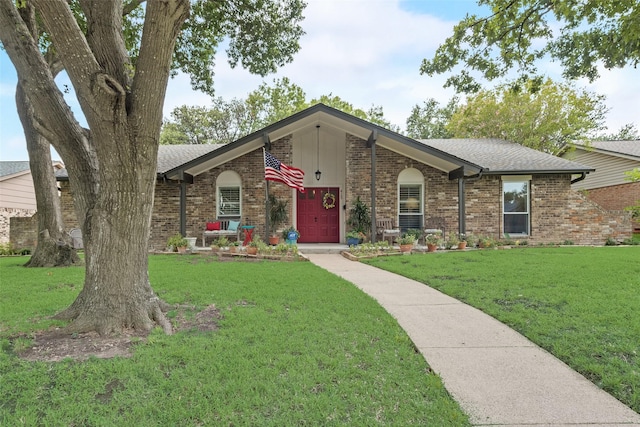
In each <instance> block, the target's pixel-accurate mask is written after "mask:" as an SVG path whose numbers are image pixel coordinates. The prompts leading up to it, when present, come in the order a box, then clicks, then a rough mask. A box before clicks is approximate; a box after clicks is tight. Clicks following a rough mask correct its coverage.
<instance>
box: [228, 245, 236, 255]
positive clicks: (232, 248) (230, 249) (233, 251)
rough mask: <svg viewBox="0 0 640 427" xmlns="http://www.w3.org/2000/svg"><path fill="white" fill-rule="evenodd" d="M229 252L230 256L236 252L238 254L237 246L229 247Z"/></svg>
mask: <svg viewBox="0 0 640 427" xmlns="http://www.w3.org/2000/svg"><path fill="white" fill-rule="evenodd" d="M229 252H231V253H232V254H235V253H236V252H238V247H237V246H229Z"/></svg>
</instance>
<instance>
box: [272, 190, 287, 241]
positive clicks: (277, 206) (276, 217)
mask: <svg viewBox="0 0 640 427" xmlns="http://www.w3.org/2000/svg"><path fill="white" fill-rule="evenodd" d="M268 202H269V228H270V229H271V236H270V237H269V244H270V245H274V246H275V245H277V244H278V242H279V240H280V238H279V236H278V234H277V230H278V228H279V227H280V225H282V224H283V223H284V222H285V221H287V220H288V219H289V211H288V210H287V204H288V203H289V201H288V200H280V199H278V198H277V197H276V196H275V195H274V194H269V198H268Z"/></svg>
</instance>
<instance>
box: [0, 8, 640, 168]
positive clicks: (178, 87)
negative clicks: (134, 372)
mask: <svg viewBox="0 0 640 427" xmlns="http://www.w3.org/2000/svg"><path fill="white" fill-rule="evenodd" d="M307 3H308V5H307V8H306V9H305V12H304V15H305V17H306V18H305V20H304V21H303V22H302V26H303V29H304V31H305V32H306V34H305V35H304V36H303V37H302V39H301V40H300V45H301V49H300V51H299V52H298V53H297V54H296V55H295V57H294V60H293V62H292V63H290V64H287V65H285V66H284V67H282V68H281V69H280V70H279V71H278V72H277V73H276V74H272V75H268V76H266V77H264V78H262V77H260V76H254V75H251V74H249V73H248V72H247V71H245V70H243V69H242V68H236V69H231V68H230V67H229V65H228V63H227V59H226V54H225V52H224V49H220V51H219V52H218V55H217V57H216V65H215V73H216V75H215V88H216V96H221V97H223V98H224V99H226V100H230V99H232V98H238V99H244V98H246V96H247V95H248V94H249V93H250V92H252V91H253V90H255V89H257V88H258V86H259V85H260V84H261V83H262V82H266V83H267V84H272V83H273V80H274V79H279V78H282V77H288V78H289V79H290V80H291V82H292V83H295V84H296V85H298V86H300V87H301V88H302V89H303V90H304V92H305V93H306V96H307V100H311V99H314V98H319V97H320V96H322V95H329V94H332V95H334V96H339V97H340V98H341V99H343V100H344V101H347V102H349V103H350V104H352V105H353V106H354V107H355V108H360V109H363V110H368V109H369V108H370V107H372V106H380V107H382V110H383V112H384V116H385V118H386V119H387V120H389V121H390V122H391V123H393V124H395V125H398V126H399V127H400V128H401V129H403V130H404V129H405V127H406V119H407V118H408V117H409V115H410V114H411V109H412V108H413V107H414V106H415V105H422V103H423V102H424V101H426V100H427V99H428V98H435V99H436V100H438V101H439V102H440V103H441V104H445V103H446V102H447V101H449V99H451V97H452V96H453V95H454V94H455V93H454V91H453V90H452V89H450V88H447V89H445V88H443V84H444V82H445V80H446V77H447V75H441V76H435V77H429V76H426V75H421V74H420V71H419V70H420V64H421V62H422V60H423V59H424V58H431V57H432V56H433V54H434V53H435V50H436V49H437V47H438V46H439V45H440V44H441V43H442V42H443V41H444V40H445V39H446V38H447V37H448V36H449V35H450V34H451V32H452V28H453V26H454V25H455V24H456V23H457V22H458V21H459V20H460V19H462V18H464V16H465V15H466V14H467V13H477V14H481V15H486V9H481V8H480V7H478V6H477V3H476V1H475V0H307ZM539 69H540V70H541V71H543V72H544V73H545V74H546V75H548V76H549V77H551V78H553V79H554V80H560V78H561V75H560V74H561V69H560V66H559V65H558V64H557V63H548V64H543V65H540V67H539ZM638 77H639V73H638V70H636V69H633V68H632V67H627V68H625V69H617V70H613V71H607V70H602V71H601V77H600V78H599V79H598V80H597V81H595V82H594V83H592V84H589V83H588V82H587V81H586V80H579V81H577V82H576V85H577V87H579V88H586V89H588V90H590V91H592V92H595V93H597V94H602V95H605V96H606V98H607V99H606V102H605V103H606V105H607V107H608V108H609V113H608V115H607V122H606V124H607V126H608V127H609V132H611V133H613V132H616V131H617V130H619V129H620V127H621V126H623V125H625V124H627V123H635V124H636V127H640V79H639V78H638ZM57 81H58V83H59V85H68V86H70V84H69V82H68V81H67V80H66V77H65V76H61V77H60V78H58V79H57ZM16 83H17V78H16V73H15V69H14V68H13V64H11V62H10V61H9V59H8V57H7V55H6V53H4V51H0V160H28V155H27V150H26V144H25V140H24V134H23V131H22V126H21V124H20V120H19V118H18V115H17V111H16V106H15V87H16ZM492 84H493V83H492ZM66 99H67V102H68V103H69V104H70V106H71V108H72V110H73V111H79V108H78V106H77V101H76V100H75V99H74V97H73V93H72V92H71V93H69V94H68V95H66ZM181 105H190V106H194V105H202V106H210V105H211V99H210V98H209V96H208V95H204V94H202V93H199V92H194V91H193V90H191V86H190V83H189V78H188V76H185V75H178V76H177V77H176V78H173V79H171V80H169V85H168V88H167V96H166V99H165V103H164V117H165V118H167V119H168V118H170V113H171V111H172V110H173V109H174V108H175V107H178V106H181ZM78 121H79V122H80V123H82V122H83V120H82V118H81V117H79V118H78ZM53 158H54V160H55V159H59V156H58V155H57V154H56V153H55V152H54V153H53Z"/></svg>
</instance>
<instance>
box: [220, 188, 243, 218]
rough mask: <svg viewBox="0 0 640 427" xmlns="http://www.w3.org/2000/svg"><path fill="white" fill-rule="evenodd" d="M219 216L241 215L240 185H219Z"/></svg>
mask: <svg viewBox="0 0 640 427" xmlns="http://www.w3.org/2000/svg"><path fill="white" fill-rule="evenodd" d="M218 216H219V217H224V216H233V217H239V216H240V187H218Z"/></svg>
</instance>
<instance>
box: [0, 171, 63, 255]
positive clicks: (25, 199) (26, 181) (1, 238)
mask: <svg viewBox="0 0 640 427" xmlns="http://www.w3.org/2000/svg"><path fill="white" fill-rule="evenodd" d="M53 167H54V170H55V169H62V168H63V167H64V165H63V164H62V163H60V162H54V163H53ZM35 212H36V193H35V190H34V187H33V178H32V177H31V169H30V168H29V162H28V161H14V162H10V161H3V162H0V243H7V242H8V241H9V219H10V218H12V217H27V216H32V215H33V214H34V213H35Z"/></svg>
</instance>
